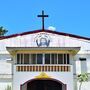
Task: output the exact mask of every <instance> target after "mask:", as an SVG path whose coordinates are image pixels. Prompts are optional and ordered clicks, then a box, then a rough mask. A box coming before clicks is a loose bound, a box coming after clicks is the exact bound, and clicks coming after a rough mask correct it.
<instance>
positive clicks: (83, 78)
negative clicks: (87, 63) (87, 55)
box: [77, 73, 88, 90]
mask: <svg viewBox="0 0 90 90" xmlns="http://www.w3.org/2000/svg"><path fill="white" fill-rule="evenodd" d="M77 79H78V81H79V82H80V86H79V90H81V86H82V83H83V82H87V81H88V74H87V73H83V74H79V75H78V76H77Z"/></svg>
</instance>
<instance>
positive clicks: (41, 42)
mask: <svg viewBox="0 0 90 90" xmlns="http://www.w3.org/2000/svg"><path fill="white" fill-rule="evenodd" d="M35 41H36V44H37V46H38V47H48V46H49V44H50V37H49V35H48V34H46V33H41V34H38V35H37V36H36V38H35Z"/></svg>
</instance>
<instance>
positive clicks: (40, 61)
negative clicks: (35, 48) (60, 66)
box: [37, 54, 43, 64]
mask: <svg viewBox="0 0 90 90" xmlns="http://www.w3.org/2000/svg"><path fill="white" fill-rule="evenodd" d="M42 63H43V54H37V64H42Z"/></svg>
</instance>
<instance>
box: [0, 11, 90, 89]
mask: <svg viewBox="0 0 90 90" xmlns="http://www.w3.org/2000/svg"><path fill="white" fill-rule="evenodd" d="M38 16H39V17H42V21H44V17H47V15H44V12H43V11H42V15H38ZM42 23H43V28H42V30H34V31H28V32H23V33H20V34H13V35H9V36H3V37H0V90H8V89H7V88H8V87H10V86H11V87H12V90H79V89H78V88H79V84H80V83H79V82H78V81H77V75H79V74H81V73H88V76H89V74H90V38H87V37H83V36H78V35H73V34H68V33H63V32H57V31H52V30H45V29H44V22H42ZM88 78H89V79H88V82H84V83H83V85H82V90H89V88H90V76H89V77H88Z"/></svg>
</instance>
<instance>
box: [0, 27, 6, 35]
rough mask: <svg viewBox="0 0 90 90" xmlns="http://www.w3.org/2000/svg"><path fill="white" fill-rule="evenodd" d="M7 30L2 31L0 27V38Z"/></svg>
mask: <svg viewBox="0 0 90 90" xmlns="http://www.w3.org/2000/svg"><path fill="white" fill-rule="evenodd" d="M7 32H8V30H6V29H4V28H3V27H2V26H1V27H0V36H4V35H5V34H6V33H7Z"/></svg>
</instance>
